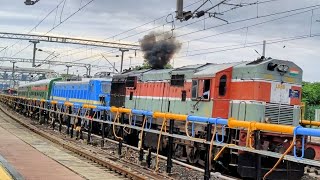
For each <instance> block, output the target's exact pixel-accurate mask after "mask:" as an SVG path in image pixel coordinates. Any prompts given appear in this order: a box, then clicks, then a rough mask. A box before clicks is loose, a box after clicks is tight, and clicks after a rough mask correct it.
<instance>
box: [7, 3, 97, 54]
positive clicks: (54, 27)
mask: <svg viewBox="0 0 320 180" xmlns="http://www.w3.org/2000/svg"><path fill="white" fill-rule="evenodd" d="M93 1H94V0H90V1H89V2H87V3H86V4H85V5H83V6H81V7H80V8H79V9H78V10H77V11H75V12H73V13H72V14H70V15H69V16H68V17H67V18H65V19H64V20H62V21H60V22H59V23H58V24H57V25H55V26H53V27H52V28H51V29H50V30H49V31H47V32H46V33H45V34H43V35H47V34H48V33H50V32H51V31H53V30H54V29H56V28H57V27H59V26H60V25H61V24H63V23H64V22H66V21H67V20H68V19H70V18H71V17H73V16H74V15H75V14H77V13H78V12H80V11H81V10H82V9H84V8H85V7H87V6H88V5H89V4H90V3H92V2H93ZM30 46H31V44H29V45H27V46H26V47H25V48H23V49H21V50H20V51H18V52H17V53H16V54H14V55H13V56H12V57H14V56H16V55H18V54H20V53H21V52H22V51H24V50H25V49H27V48H28V47H30Z"/></svg>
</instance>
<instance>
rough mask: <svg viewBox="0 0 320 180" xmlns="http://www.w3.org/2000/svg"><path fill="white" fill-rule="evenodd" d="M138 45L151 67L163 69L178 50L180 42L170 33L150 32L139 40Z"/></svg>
mask: <svg viewBox="0 0 320 180" xmlns="http://www.w3.org/2000/svg"><path fill="white" fill-rule="evenodd" d="M140 46H141V49H142V51H143V53H144V58H145V60H146V61H147V62H148V64H149V65H150V66H151V68H152V69H163V68H164V67H165V65H167V64H168V63H169V61H170V60H171V58H172V57H173V55H174V54H175V53H176V52H178V51H179V50H180V48H181V43H179V41H178V40H176V38H175V37H174V35H172V34H171V33H165V34H163V33H157V32H151V33H149V34H148V35H145V36H144V37H143V38H142V39H141V40H140Z"/></svg>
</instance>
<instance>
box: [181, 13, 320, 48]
mask: <svg viewBox="0 0 320 180" xmlns="http://www.w3.org/2000/svg"><path fill="white" fill-rule="evenodd" d="M315 9H320V7H318V8H314V9H311V10H306V11H302V12H298V13H294V14H289V15H285V16H282V17H278V18H274V19H270V20H266V21H262V22H258V23H255V24H251V25H248V26H243V27H240V28H236V29H232V30H228V31H224V32H221V33H217V34H213V35H208V36H204V37H201V38H196V39H192V40H188V41H184V42H182V44H184V43H190V42H192V41H197V40H202V39H207V38H209V37H215V36H220V35H223V34H227V33H230V32H235V31H239V30H243V29H248V28H251V27H255V26H259V25H262V24H266V23H270V22H274V21H277V20H281V19H284V18H288V17H292V16H296V15H300V14H304V13H307V12H310V11H313V10H315ZM310 34H311V32H310ZM231 46H234V45H231ZM224 47H226V46H224ZM227 47H228V46H227ZM210 49H216V47H215V48H204V49H196V50H192V51H189V50H188V53H189V52H194V51H203V50H210Z"/></svg>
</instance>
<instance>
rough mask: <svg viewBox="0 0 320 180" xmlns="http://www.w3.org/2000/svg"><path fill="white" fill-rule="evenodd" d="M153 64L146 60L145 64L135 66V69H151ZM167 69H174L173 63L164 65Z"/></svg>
mask: <svg viewBox="0 0 320 180" xmlns="http://www.w3.org/2000/svg"><path fill="white" fill-rule="evenodd" d="M150 68H151V66H150V64H149V63H148V62H147V61H144V62H143V64H142V65H141V66H136V67H134V68H133V70H141V69H150ZM164 68H165V69H172V68H173V67H172V65H171V64H167V65H165V66H164Z"/></svg>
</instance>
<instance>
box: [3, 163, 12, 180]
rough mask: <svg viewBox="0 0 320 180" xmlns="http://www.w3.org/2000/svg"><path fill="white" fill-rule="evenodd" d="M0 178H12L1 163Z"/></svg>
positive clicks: (4, 179)
mask: <svg viewBox="0 0 320 180" xmlns="http://www.w3.org/2000/svg"><path fill="white" fill-rule="evenodd" d="M0 179H2V180H13V178H12V176H11V175H10V172H9V171H8V170H7V169H6V168H5V167H3V166H2V165H0Z"/></svg>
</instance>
